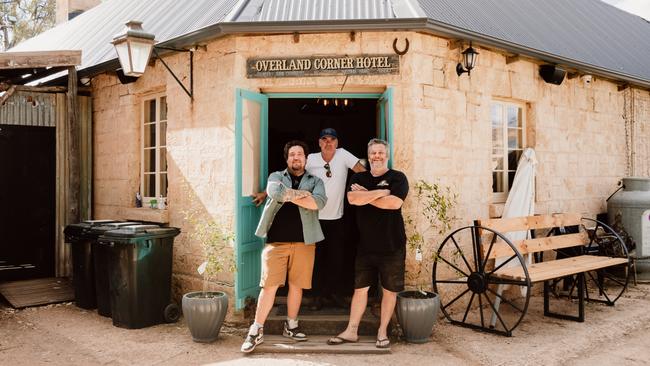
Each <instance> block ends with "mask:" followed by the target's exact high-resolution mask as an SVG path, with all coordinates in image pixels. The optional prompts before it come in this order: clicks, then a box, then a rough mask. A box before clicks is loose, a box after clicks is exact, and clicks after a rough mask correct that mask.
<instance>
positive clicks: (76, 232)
mask: <svg viewBox="0 0 650 366" xmlns="http://www.w3.org/2000/svg"><path fill="white" fill-rule="evenodd" d="M116 221H117V220H86V221H82V222H80V223H78V224H70V225H68V226H66V227H65V229H64V230H63V233H64V235H65V242H66V243H70V249H71V250H70V251H71V252H72V284H73V286H74V299H75V304H76V305H77V306H78V307H80V308H83V309H94V308H96V307H97V300H96V297H95V266H94V265H93V258H94V251H93V245H92V243H93V241H95V240H97V236H96V235H93V234H92V233H91V232H90V230H91V229H92V228H93V227H96V226H99V225H104V224H108V223H112V222H116Z"/></svg>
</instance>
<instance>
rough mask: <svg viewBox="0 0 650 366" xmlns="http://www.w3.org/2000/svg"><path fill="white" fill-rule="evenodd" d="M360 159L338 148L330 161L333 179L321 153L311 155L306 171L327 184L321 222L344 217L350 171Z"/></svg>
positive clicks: (320, 215)
mask: <svg viewBox="0 0 650 366" xmlns="http://www.w3.org/2000/svg"><path fill="white" fill-rule="evenodd" d="M357 162H359V159H358V158H357V157H356V156H354V155H352V154H351V153H350V152H349V151H347V150H345V149H343V148H338V149H336V152H335V153H334V157H333V158H332V161H330V163H329V164H330V171H331V172H332V176H331V177H329V178H328V177H327V175H326V172H327V170H326V169H325V160H323V156H322V155H321V153H320V152H318V153H314V154H309V156H308V157H307V166H306V167H305V170H307V171H308V172H309V174H313V175H315V176H317V177H318V178H320V179H322V180H323V183H325V194H326V195H327V204H326V205H325V207H323V208H322V209H321V210H320V211H318V218H319V219H320V220H336V219H340V218H341V217H343V197H344V195H345V181H346V179H347V177H348V169H352V168H353V167H354V166H355V165H356V164H357Z"/></svg>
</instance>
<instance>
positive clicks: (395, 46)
mask: <svg viewBox="0 0 650 366" xmlns="http://www.w3.org/2000/svg"><path fill="white" fill-rule="evenodd" d="M404 40H405V41H406V47H404V50H403V51H400V50H398V49H397V38H395V40H393V51H395V53H396V54H398V55H400V56H403V55H405V54H406V53H407V52H408V51H409V39H408V38H404Z"/></svg>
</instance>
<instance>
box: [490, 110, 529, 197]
mask: <svg viewBox="0 0 650 366" xmlns="http://www.w3.org/2000/svg"><path fill="white" fill-rule="evenodd" d="M495 107H496V108H495ZM513 112H514V116H516V119H514V120H513V118H512V117H513ZM495 118H496V120H497V121H495ZM495 122H497V123H495ZM513 122H515V123H513ZM490 127H491V129H492V149H491V154H492V155H491V159H492V164H493V166H492V182H493V183H492V184H493V186H492V198H493V202H495V203H502V202H505V201H506V199H507V198H508V193H509V192H510V186H511V183H512V180H513V179H514V175H515V172H516V169H517V164H518V162H519V158H520V157H521V154H522V152H523V149H524V148H525V146H526V116H525V108H524V106H522V105H520V104H516V103H509V102H502V101H493V102H492V104H491V110H490ZM497 129H498V130H499V131H495V130H497ZM495 134H496V136H495ZM495 137H496V138H498V139H499V142H500V144H495ZM495 163H496V164H495ZM497 184H500V185H501V188H502V192H496V191H495V188H496V187H495V185H497Z"/></svg>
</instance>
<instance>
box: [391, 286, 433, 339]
mask: <svg viewBox="0 0 650 366" xmlns="http://www.w3.org/2000/svg"><path fill="white" fill-rule="evenodd" d="M439 311H440V298H439V297H438V295H437V294H434V293H433V292H426V295H423V294H422V293H420V292H419V291H402V292H400V293H398V294H397V320H398V321H399V324H400V325H401V326H402V330H403V331H404V337H405V338H406V341H407V342H410V343H426V342H429V336H431V333H432V332H433V326H434V325H435V323H436V320H438V312H439Z"/></svg>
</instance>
